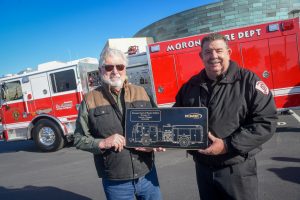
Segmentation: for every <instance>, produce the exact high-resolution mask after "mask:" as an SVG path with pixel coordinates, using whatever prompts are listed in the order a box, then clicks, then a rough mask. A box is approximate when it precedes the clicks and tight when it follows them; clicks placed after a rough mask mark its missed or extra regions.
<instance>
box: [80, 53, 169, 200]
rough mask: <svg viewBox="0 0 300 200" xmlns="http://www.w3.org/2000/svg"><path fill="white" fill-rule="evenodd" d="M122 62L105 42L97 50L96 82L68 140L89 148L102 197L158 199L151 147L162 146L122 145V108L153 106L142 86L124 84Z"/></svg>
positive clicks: (121, 56) (123, 139) (123, 111)
mask: <svg viewBox="0 0 300 200" xmlns="http://www.w3.org/2000/svg"><path fill="white" fill-rule="evenodd" d="M126 66H127V58H126V56H125V55H124V53H123V52H121V51H119V50H116V49H111V48H108V49H106V50H105V51H104V52H103V53H102V54H101V55H100V60H99V70H100V74H101V79H102V81H101V82H102V84H101V85H100V86H99V87H98V88H96V89H95V90H93V91H91V92H89V93H88V94H87V95H86V96H85V98H84V100H83V101H82V103H81V106H80V110H79V114H78V118H77V121H76V130H75V134H74V137H75V140H74V145H75V146H76V147H77V148H78V149H81V150H85V151H89V152H92V153H93V154H94V161H95V166H96V170H97V172H98V176H99V177H100V178H102V184H103V188H104V191H105V195H106V198H107V199H108V200H110V199H113V200H121V199H124V200H125V199H126V200H130V199H132V200H133V199H135V198H136V199H145V200H159V199H161V193H160V188H159V183H158V178H157V173H156V169H155V165H154V153H153V151H154V150H158V151H164V149H161V148H159V149H149V148H135V149H133V148H131V149H130V148H126V147H125V145H126V144H125V142H126V141H125V138H124V116H125V115H124V114H125V111H126V108H129V107H135V108H139V107H142V108H144V107H153V106H155V105H152V103H151V101H150V99H149V97H148V95H147V93H146V91H145V90H144V88H142V87H139V86H136V85H133V84H128V82H127V80H126Z"/></svg>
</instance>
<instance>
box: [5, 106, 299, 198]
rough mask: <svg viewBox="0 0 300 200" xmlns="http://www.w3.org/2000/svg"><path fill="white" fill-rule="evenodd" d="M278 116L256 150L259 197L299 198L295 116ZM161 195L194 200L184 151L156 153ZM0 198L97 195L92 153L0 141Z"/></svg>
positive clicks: (192, 173)
mask: <svg viewBox="0 0 300 200" xmlns="http://www.w3.org/2000/svg"><path fill="white" fill-rule="evenodd" d="M295 114H296V115H291V114H289V115H281V116H280V119H279V123H278V127H277V132H276V134H275V135H274V136H273V137H272V138H271V140H269V141H268V142H267V143H266V144H264V145H263V151H262V152H260V153H259V154H258V155H257V160H258V173H259V199H260V200H282V199H284V200H298V199H300V145H299V144H300V121H298V120H297V116H300V112H299V111H295ZM156 166H157V171H158V175H159V181H160V185H161V191H162V194H163V198H164V199H165V200H194V199H199V194H198V190H197V184H196V179H195V170H194V163H193V161H192V158H191V156H189V157H186V153H185V151H184V150H171V149H168V150H167V151H166V152H163V153H156ZM0 199H1V200H19V199H22V200H23V199H25V200H27V199H28V200H40V199H43V200H50V199H51V200H53V199H57V200H60V199H63V200H90V199H92V200H102V199H105V196H104V193H103V190H102V186H101V180H100V179H99V178H97V174H96V171H95V169H94V165H93V160H92V155H91V154H90V153H88V152H83V151H80V150H76V149H75V148H74V147H66V148H64V149H62V150H60V151H57V152H52V153H43V152H39V151H38V150H37V149H36V147H35V146H34V143H33V142H32V141H17V142H0Z"/></svg>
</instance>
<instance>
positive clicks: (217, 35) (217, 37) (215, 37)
mask: <svg viewBox="0 0 300 200" xmlns="http://www.w3.org/2000/svg"><path fill="white" fill-rule="evenodd" d="M215 40H223V41H224V42H225V44H226V48H227V49H228V48H229V47H228V41H227V38H226V37H225V36H224V35H222V34H220V33H211V34H209V35H207V36H205V37H204V38H202V40H201V48H203V46H204V43H205V42H212V41H215Z"/></svg>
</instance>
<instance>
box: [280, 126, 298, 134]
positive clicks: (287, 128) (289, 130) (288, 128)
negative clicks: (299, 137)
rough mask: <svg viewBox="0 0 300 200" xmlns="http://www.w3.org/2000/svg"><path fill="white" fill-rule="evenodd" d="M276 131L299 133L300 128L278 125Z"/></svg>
mask: <svg viewBox="0 0 300 200" xmlns="http://www.w3.org/2000/svg"><path fill="white" fill-rule="evenodd" d="M276 132H277V133H282V132H295V133H298V132H300V128H294V127H277V129H276Z"/></svg>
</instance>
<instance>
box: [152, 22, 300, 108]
mask: <svg viewBox="0 0 300 200" xmlns="http://www.w3.org/2000/svg"><path fill="white" fill-rule="evenodd" d="M220 33H222V34H224V35H225V36H226V37H227V39H228V41H229V46H230V48H231V49H232V55H231V59H232V60H234V61H236V62H237V63H238V64H239V65H240V66H242V67H244V68H247V69H250V70H251V71H253V72H255V73H256V74H257V75H258V76H259V77H260V78H261V79H262V81H263V82H265V83H266V85H267V86H268V87H269V88H270V90H271V91H272V93H273V95H274V98H275V103H276V106H277V108H278V109H281V110H284V109H287V108H300V63H299V58H300V54H299V53H300V35H299V34H300V29H299V18H291V19H287V20H280V21H275V22H269V23H264V24H258V25H252V26H247V27H242V28H235V29H230V30H224V31H220ZM206 35H207V34H199V35H194V36H190V37H185V38H179V39H174V40H168V41H162V42H157V43H154V44H149V45H148V47H149V52H148V60H149V61H148V63H149V66H150V67H149V72H150V73H149V74H150V77H148V78H150V79H152V80H153V81H149V83H151V84H152V85H150V86H149V87H150V88H152V91H153V92H152V94H153V97H154V99H155V100H156V102H157V104H158V105H159V106H171V105H172V104H173V103H174V101H175V95H176V93H177V92H178V90H179V89H180V87H181V86H182V84H184V83H185V82H186V81H188V80H189V79H190V77H191V76H192V75H195V74H197V73H199V71H200V70H202V69H203V68H204V65H203V63H202V61H201V59H200V58H199V52H200V50H201V47H200V45H201V39H202V38H203V37H204V36H206Z"/></svg>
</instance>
